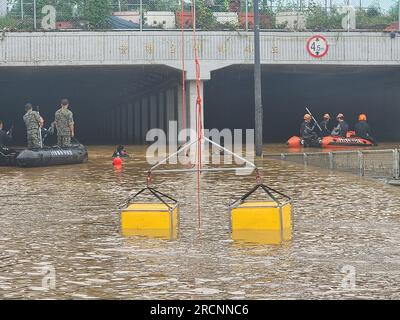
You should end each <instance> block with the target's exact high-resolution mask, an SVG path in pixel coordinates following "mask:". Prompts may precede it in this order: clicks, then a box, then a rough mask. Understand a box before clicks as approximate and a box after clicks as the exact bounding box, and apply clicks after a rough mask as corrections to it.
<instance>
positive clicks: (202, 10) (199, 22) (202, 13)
mask: <svg viewBox="0 0 400 320" xmlns="http://www.w3.org/2000/svg"><path fill="white" fill-rule="evenodd" d="M196 10H197V11H196V27H197V28H199V29H202V30H212V29H215V28H216V27H217V25H218V22H217V19H216V18H215V17H214V15H213V12H212V11H211V9H210V8H209V7H207V6H206V5H205V3H204V0H198V1H197V2H196Z"/></svg>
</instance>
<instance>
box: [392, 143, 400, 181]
mask: <svg viewBox="0 0 400 320" xmlns="http://www.w3.org/2000/svg"><path fill="white" fill-rule="evenodd" d="M399 176H400V154H399V150H398V149H394V150H393V177H394V178H395V179H399Z"/></svg>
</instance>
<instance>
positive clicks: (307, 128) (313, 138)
mask: <svg viewBox="0 0 400 320" xmlns="http://www.w3.org/2000/svg"><path fill="white" fill-rule="evenodd" d="M311 120H312V117H311V115H309V114H308V113H307V114H305V115H304V121H303V123H302V124H301V126H300V137H301V138H302V139H303V141H304V146H305V147H312V146H313V145H314V144H315V143H317V140H318V135H317V134H316V133H315V132H314V130H315V125H312V124H311Z"/></svg>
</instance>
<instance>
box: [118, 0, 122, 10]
mask: <svg viewBox="0 0 400 320" xmlns="http://www.w3.org/2000/svg"><path fill="white" fill-rule="evenodd" d="M118 10H119V12H121V11H122V10H121V1H120V0H118Z"/></svg>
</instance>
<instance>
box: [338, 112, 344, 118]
mask: <svg viewBox="0 0 400 320" xmlns="http://www.w3.org/2000/svg"><path fill="white" fill-rule="evenodd" d="M343 118H344V115H343V113H339V114H338V115H337V116H336V119H343Z"/></svg>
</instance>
